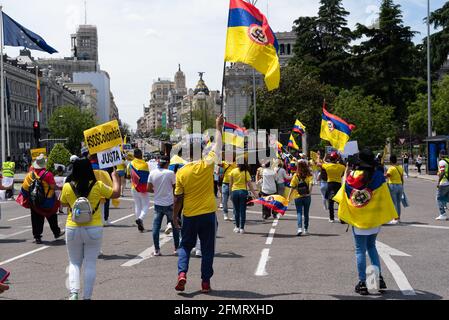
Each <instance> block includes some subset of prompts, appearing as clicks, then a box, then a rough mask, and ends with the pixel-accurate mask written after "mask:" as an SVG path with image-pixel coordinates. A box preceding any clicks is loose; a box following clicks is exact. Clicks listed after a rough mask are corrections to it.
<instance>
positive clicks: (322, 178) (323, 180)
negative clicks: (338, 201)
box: [318, 168, 329, 211]
mask: <svg viewBox="0 0 449 320" xmlns="http://www.w3.org/2000/svg"><path fill="white" fill-rule="evenodd" d="M318 181H319V182H320V192H321V199H322V200H323V208H324V211H327V210H328V208H327V204H328V202H329V200H328V199H327V196H326V194H327V172H326V170H324V168H321V170H320V174H319V176H318Z"/></svg>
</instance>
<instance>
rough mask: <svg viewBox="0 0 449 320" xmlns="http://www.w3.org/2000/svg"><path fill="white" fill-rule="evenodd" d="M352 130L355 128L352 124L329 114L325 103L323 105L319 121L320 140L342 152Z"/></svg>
mask: <svg viewBox="0 0 449 320" xmlns="http://www.w3.org/2000/svg"><path fill="white" fill-rule="evenodd" d="M354 129H355V126H354V125H353V124H349V123H347V122H346V121H344V120H343V119H341V118H339V117H337V116H336V115H333V114H331V113H329V112H328V111H327V110H326V103H324V105H323V115H322V119H321V133H320V138H321V139H323V140H327V141H329V142H330V143H331V145H332V147H334V148H335V149H337V150H339V151H344V149H345V145H346V143H347V142H348V141H349V137H350V136H351V133H352V130H354Z"/></svg>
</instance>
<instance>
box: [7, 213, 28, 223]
mask: <svg viewBox="0 0 449 320" xmlns="http://www.w3.org/2000/svg"><path fill="white" fill-rule="evenodd" d="M29 216H30V215H29V214H27V215H26V216H21V217H17V218H14V219H9V220H8V221H16V220H20V219H24V218H28V217H29Z"/></svg>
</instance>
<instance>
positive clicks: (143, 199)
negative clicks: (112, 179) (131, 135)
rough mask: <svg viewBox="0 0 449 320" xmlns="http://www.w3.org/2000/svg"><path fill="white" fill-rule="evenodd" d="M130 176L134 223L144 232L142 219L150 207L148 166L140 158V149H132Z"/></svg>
mask: <svg viewBox="0 0 449 320" xmlns="http://www.w3.org/2000/svg"><path fill="white" fill-rule="evenodd" d="M129 170H130V174H129V175H130V177H131V185H132V189H131V194H132V196H133V199H134V208H135V213H136V224H137V228H138V230H139V231H140V232H144V230H145V228H144V226H143V220H144V219H145V217H146V216H147V215H148V211H149V208H150V194H149V193H148V190H147V188H148V177H149V175H150V168H149V167H148V163H146V162H145V161H144V160H143V159H142V150H140V149H135V150H134V160H133V161H132V162H131V163H130V165H129Z"/></svg>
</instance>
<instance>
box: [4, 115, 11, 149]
mask: <svg viewBox="0 0 449 320" xmlns="http://www.w3.org/2000/svg"><path fill="white" fill-rule="evenodd" d="M5 109H8V108H7V107H6V108H5ZM5 117H6V144H7V146H8V157H10V156H11V146H10V139H9V136H10V132H9V117H8V111H7V110H5Z"/></svg>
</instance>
